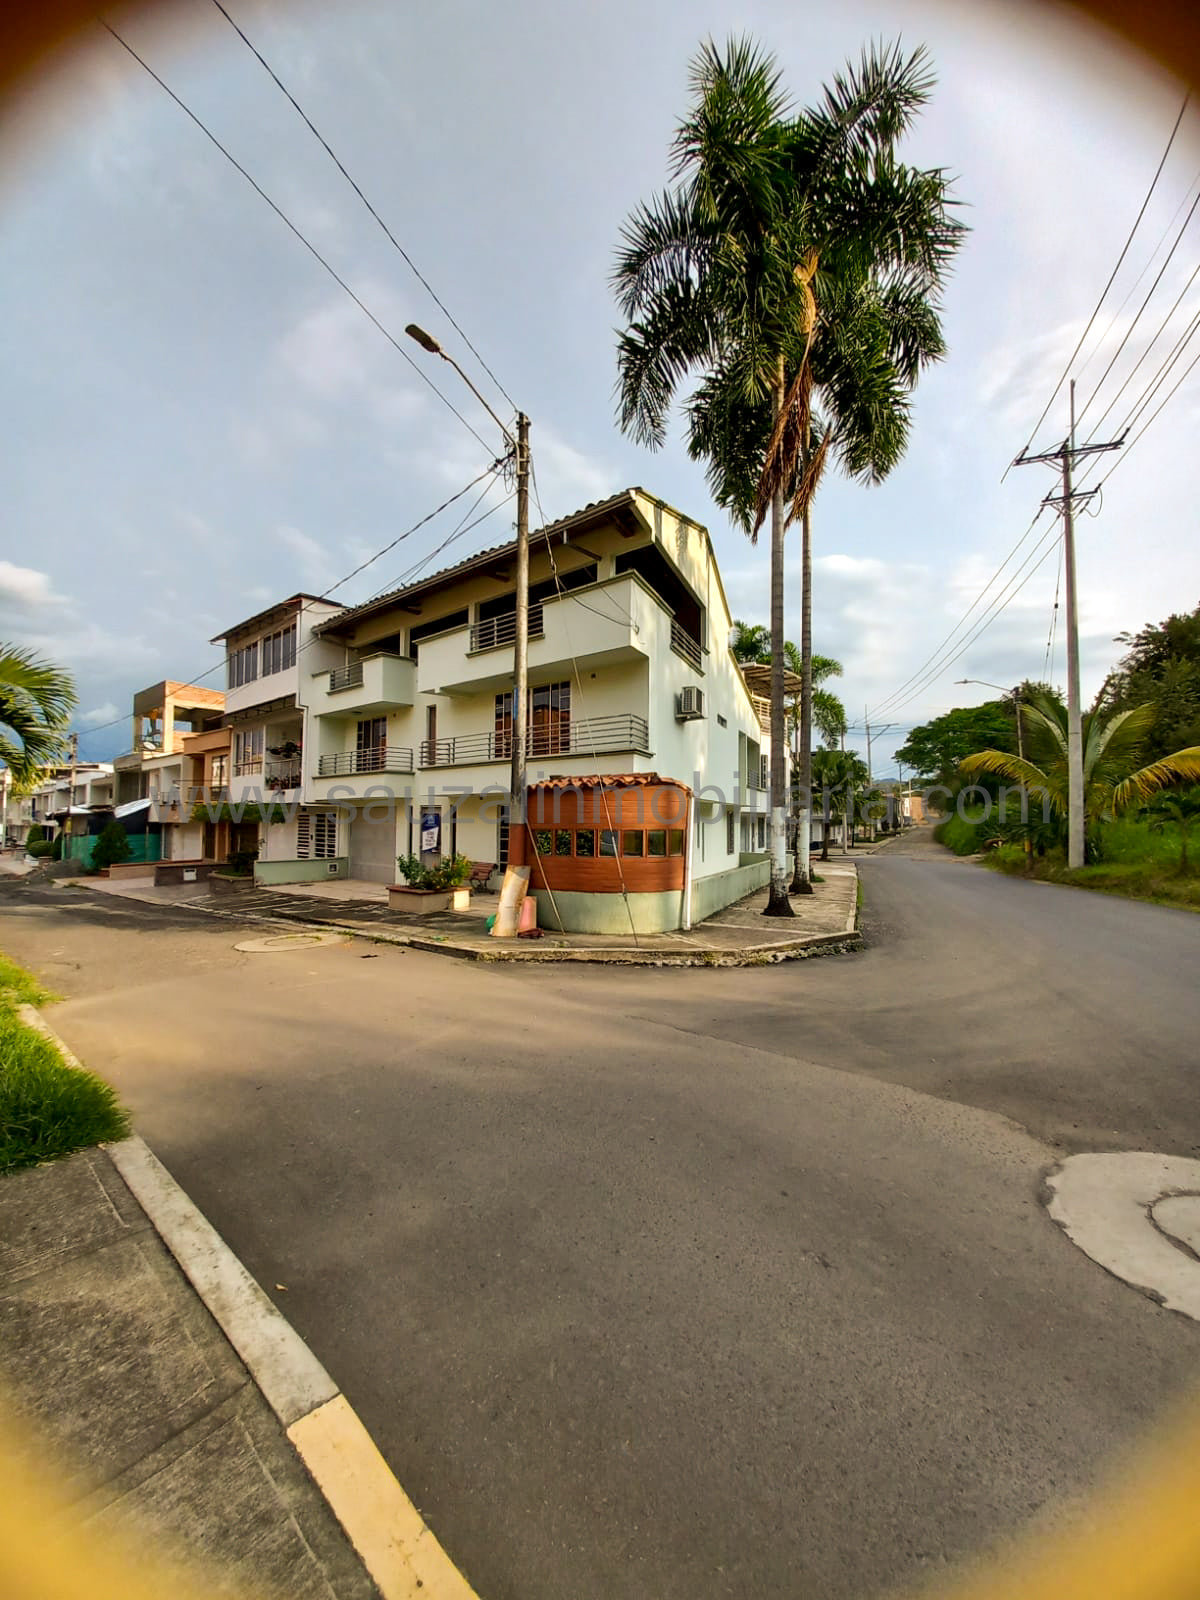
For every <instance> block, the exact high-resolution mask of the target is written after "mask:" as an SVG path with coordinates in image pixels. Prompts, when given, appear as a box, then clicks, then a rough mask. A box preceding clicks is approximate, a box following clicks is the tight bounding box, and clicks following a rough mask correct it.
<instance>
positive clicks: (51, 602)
mask: <svg viewBox="0 0 1200 1600" xmlns="http://www.w3.org/2000/svg"><path fill="white" fill-rule="evenodd" d="M66 603H67V601H66V597H65V596H64V595H61V594H56V593H55V592H54V589H53V588H52V587H51V582H50V574H49V573H48V572H39V571H38V570H37V568H36V567H18V566H15V565H14V564H13V562H11V561H0V610H2V611H4V612H7V613H10V614H11V613H20V612H24V613H29V612H33V611H42V610H45V609H46V608H47V607H49V606H61V605H65V604H66Z"/></svg>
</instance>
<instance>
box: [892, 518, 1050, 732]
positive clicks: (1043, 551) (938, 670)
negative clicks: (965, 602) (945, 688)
mask: <svg viewBox="0 0 1200 1600" xmlns="http://www.w3.org/2000/svg"><path fill="white" fill-rule="evenodd" d="M1059 540H1061V534H1059V533H1058V529H1057V527H1054V528H1050V529H1048V530H1047V533H1046V535H1044V536H1043V538H1042V540H1041V541H1040V542H1039V543H1038V544H1037V545H1035V547H1034V548H1033V550H1032V551H1031V552H1030V553H1029V555H1028V556H1027V557H1026V559H1025V561H1024V562H1023V563H1022V565H1021V566H1020V567H1019V568H1018V569H1017V571H1016V572H1015V573H1014V574H1013V576H1012V577H1011V578H1010V579H1009V581H1008V583H1007V584H1006V585H1005V587H1004V589H1003V590H1002V591H1001V593H1000V594H999V595H997V596H996V599H995V600H994V601H993V602H992V604H991V605H990V606H989V607H988V612H987V614H986V615H985V616H983V617H982V618H981V619H980V621H979V624H978V626H977V627H976V628H975V630H974V631H973V632H972V633H971V634H970V635H969V636H968V637H967V638H966V639H964V640H963V641H962V642H961V644H960V645H959V647H958V648H957V649H956V650H955V652H954V654H953V655H951V656H949V657H948V658H947V659H946V660H944V661H939V662H938V663H937V665H936V666H934V668H933V670H932V671H931V672H929V673H928V674H927V675H926V676H925V678H924V680H923V681H922V682H921V683H919V684H917V686H916V687H915V688H914V689H913V690H912V692H911V693H910V694H908V695H905V696H904V698H903V699H900V700H897V699H896V695H893V696H892V697H891V699H892V702H894V703H889V702H888V701H881V702H880V704H881V705H888V707H889V712H890V714H891V715H895V714H896V713H897V712H899V711H902V710H903V709H904V707H905V706H907V705H911V703H912V702H913V701H914V700H915V699H916V698H917V697H918V696H919V695H921V694H923V693H924V692H925V690H926V689H928V688H929V687H930V685H931V684H933V683H935V682H936V681H937V679H938V678H940V677H941V676H942V674H943V673H945V672H947V671H948V670H949V669H950V668H951V667H952V666H953V665H954V663H955V662H956V661H957V660H959V658H960V657H961V656H964V655H966V653H967V651H968V650H969V649H970V648H971V646H972V645H973V644H974V643H975V641H976V640H977V639H978V638H979V637H980V635H981V634H983V633H984V632H985V631H986V630H987V629H988V628H990V627H991V625H992V623H993V622H995V620H996V618H997V617H998V616H999V615H1000V613H1001V612H1002V611H1004V610H1006V609H1007V607H1008V606H1009V605H1011V603H1012V602H1013V601H1014V600H1015V599H1016V597H1017V595H1019V594H1020V592H1021V590H1022V589H1023V588H1024V587H1025V585H1026V584H1027V583H1028V582H1029V580H1030V578H1032V577H1033V575H1034V573H1035V572H1037V570H1038V569H1039V568H1040V567H1041V565H1042V563H1043V562H1044V561H1045V560H1046V557H1047V556H1048V555H1050V553H1051V552H1052V551H1053V549H1054V548H1055V543H1056V541H1059ZM1035 558H1036V559H1035ZM1031 562H1032V565H1030V563H1031ZM1022 573H1024V574H1025V575H1024V577H1021V574H1022ZM1018 578H1020V582H1019V583H1018V582H1017V579H1018ZM1014 585H1015V587H1014ZM1010 591H1011V592H1010ZM909 681H910V682H911V681H912V680H911V679H910V680H909ZM903 693H904V691H903V688H901V689H899V690H897V691H896V694H897V695H902V694H903ZM872 714H874V713H872Z"/></svg>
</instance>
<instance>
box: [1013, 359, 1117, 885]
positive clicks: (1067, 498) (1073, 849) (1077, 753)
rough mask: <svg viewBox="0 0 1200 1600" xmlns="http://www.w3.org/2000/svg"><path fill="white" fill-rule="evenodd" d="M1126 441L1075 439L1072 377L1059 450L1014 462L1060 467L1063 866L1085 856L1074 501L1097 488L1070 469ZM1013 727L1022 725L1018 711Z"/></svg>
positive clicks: (1050, 499) (1050, 498)
mask: <svg viewBox="0 0 1200 1600" xmlns="http://www.w3.org/2000/svg"><path fill="white" fill-rule="evenodd" d="M1124 443H1125V434H1122V435H1121V437H1120V438H1119V439H1111V440H1109V441H1108V442H1107V443H1105V444H1083V445H1076V443H1075V380H1074V378H1072V379H1071V431H1070V433H1069V434H1068V435H1067V437H1066V438H1065V439H1064V440H1063V442H1062V444H1061V445H1060V446H1059V447H1058V449H1057V450H1046V451H1043V452H1042V454H1041V455H1036V456H1029V455H1026V454H1025V452H1024V451H1023V450H1022V452H1021V454H1020V455H1019V456H1018V457H1017V459H1016V460H1015V461H1014V462H1013V465H1014V466H1016V467H1027V466H1030V465H1031V464H1032V463H1033V462H1035V461H1041V462H1054V463H1055V464H1056V465H1059V466H1061V470H1062V494H1061V495H1047V496H1046V498H1045V500H1044V501H1043V502H1042V503H1043V504H1044V505H1056V506H1061V507H1062V514H1063V571H1064V573H1065V574H1066V584H1065V586H1064V587H1065V589H1066V602H1067V789H1068V804H1067V865H1068V867H1081V866H1082V865H1083V857H1084V840H1085V828H1086V821H1085V817H1084V803H1083V712H1082V708H1081V706H1080V703H1079V609H1078V595H1077V592H1076V587H1075V501H1076V500H1090V499H1091V498H1092V496H1093V495H1094V494H1098V493H1099V490H1098V489H1082V490H1081V489H1074V488H1072V485H1071V469H1072V467H1073V466H1074V464H1075V462H1076V460H1077V459H1078V458H1079V457H1081V456H1094V455H1100V454H1102V453H1103V452H1104V451H1107V450H1119V449H1120V448H1121V446H1122V445H1123V444H1124ZM1017 725H1018V727H1019V726H1020V715H1019V713H1018V717H1017Z"/></svg>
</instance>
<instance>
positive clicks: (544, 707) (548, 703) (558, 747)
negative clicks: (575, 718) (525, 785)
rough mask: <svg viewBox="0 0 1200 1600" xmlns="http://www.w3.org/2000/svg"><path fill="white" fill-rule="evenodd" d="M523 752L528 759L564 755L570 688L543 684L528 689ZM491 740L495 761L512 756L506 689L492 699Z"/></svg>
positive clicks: (510, 709) (567, 744)
mask: <svg viewBox="0 0 1200 1600" xmlns="http://www.w3.org/2000/svg"><path fill="white" fill-rule="evenodd" d="M526 721H527V723H528V729H527V732H526V746H525V749H526V753H527V754H528V755H531V756H557V755H565V754H567V753H568V752H569V750H570V748H571V685H570V683H569V682H566V683H543V684H539V685H538V687H537V688H536V689H530V691H529V701H528V716H527V719H526ZM494 729H495V741H494V745H493V750H492V754H493V755H494V756H495V758H496V759H497V760H499V761H504V760H507V759H508V757H509V756H511V755H512V741H513V697H512V690H511V689H506V690H505V691H504V692H503V693H502V694H498V695H497V696H496V715H495V723H494Z"/></svg>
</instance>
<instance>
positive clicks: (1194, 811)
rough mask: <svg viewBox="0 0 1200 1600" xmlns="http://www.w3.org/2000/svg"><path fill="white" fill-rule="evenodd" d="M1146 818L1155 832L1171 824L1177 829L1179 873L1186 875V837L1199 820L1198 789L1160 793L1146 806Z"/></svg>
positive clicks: (1187, 870)
mask: <svg viewBox="0 0 1200 1600" xmlns="http://www.w3.org/2000/svg"><path fill="white" fill-rule="evenodd" d="M1146 818H1147V821H1148V822H1149V824H1150V827H1151V828H1152V829H1153V831H1154V832H1155V833H1162V832H1163V831H1164V830H1165V829H1166V828H1167V827H1169V826H1171V825H1172V824H1173V825H1174V826H1175V827H1176V828H1178V829H1179V875H1180V877H1186V875H1187V874H1188V873H1189V872H1190V871H1191V870H1192V865H1191V862H1190V861H1189V859H1188V838H1189V836H1190V834H1191V831H1192V829H1193V828H1194V827H1195V826H1196V824H1197V823H1198V822H1200V789H1180V790H1177V791H1176V793H1174V794H1160V795H1159V796H1158V797H1157V798H1156V799H1155V800H1153V801H1152V802H1151V803H1150V805H1148V806H1147V807H1146Z"/></svg>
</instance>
